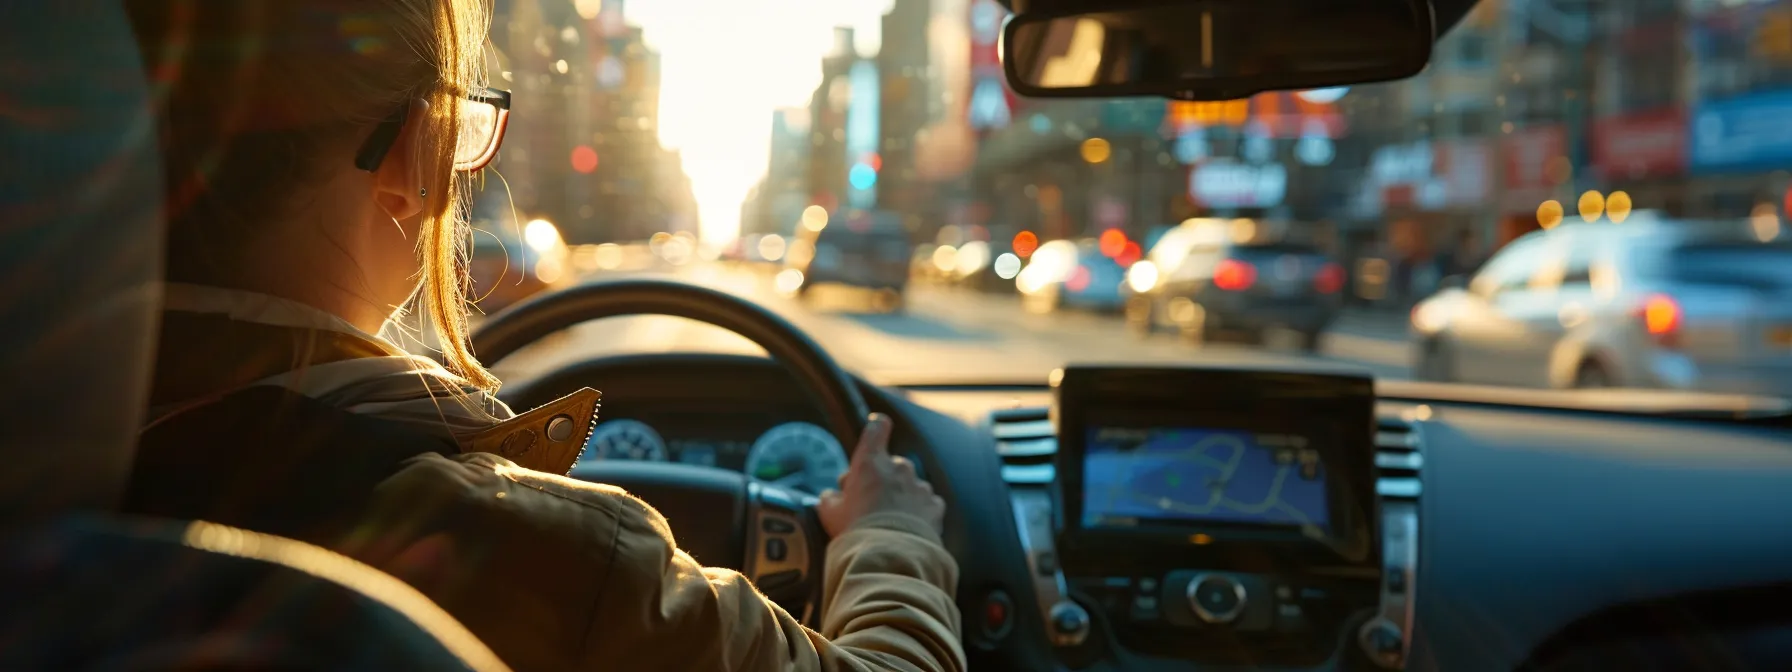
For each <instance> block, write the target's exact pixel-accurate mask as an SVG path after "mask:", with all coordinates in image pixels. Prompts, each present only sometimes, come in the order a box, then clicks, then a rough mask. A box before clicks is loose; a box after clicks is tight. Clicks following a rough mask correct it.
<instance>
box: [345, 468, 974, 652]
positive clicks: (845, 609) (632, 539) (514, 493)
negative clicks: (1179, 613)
mask: <svg viewBox="0 0 1792 672" xmlns="http://www.w3.org/2000/svg"><path fill="white" fill-rule="evenodd" d="M363 529H368V530H380V531H381V534H380V537H379V538H366V539H365V541H363V542H359V543H350V544H348V545H346V547H345V548H344V549H343V550H345V551H346V552H347V553H348V554H350V555H351V556H355V557H358V558H360V559H362V560H364V561H367V562H369V563H370V564H373V565H375V566H377V567H380V568H382V569H385V570H386V571H388V572H391V573H393V574H394V575H396V576H398V577H399V578H401V579H404V580H406V581H407V582H409V583H411V584H412V585H415V586H417V587H418V588H420V589H422V590H423V592H424V593H425V594H427V595H429V596H430V597H432V598H434V599H435V600H436V601H437V602H438V603H439V604H441V605H442V606H443V607H444V608H446V609H447V610H448V612H449V613H452V614H454V615H455V616H456V617H458V618H459V619H460V620H461V622H462V623H464V624H466V626H467V627H468V628H469V629H471V630H472V631H473V632H474V633H476V634H478V635H479V636H480V638H481V639H483V640H484V641H485V642H486V643H487V644H488V645H490V646H491V647H492V649H493V650H495V651H497V653H498V655H499V657H501V658H503V659H504V660H505V662H507V663H509V664H510V665H511V666H513V667H515V668H516V669H518V670H643V671H645V670H741V671H746V670H766V671H770V670H963V669H964V667H965V662H964V652H963V650H962V649H961V648H960V647H961V645H960V642H959V638H958V635H957V633H958V632H959V627H960V622H959V613H958V608H957V607H956V606H955V605H954V603H953V601H952V590H953V588H954V586H955V585H956V583H957V579H958V576H957V575H958V567H957V564H956V563H954V562H953V560H952V557H951V556H950V555H948V554H947V553H946V550H945V548H944V547H942V546H941V545H940V541H939V537H938V535H936V534H935V533H934V532H933V530H932V529H931V527H930V526H929V525H928V524H927V523H925V522H924V521H922V520H920V519H918V518H914V517H912V516H908V515H905V514H888V513H886V514H876V515H873V516H870V517H867V518H865V519H862V520H860V521H859V522H858V524H856V525H855V526H854V527H853V528H852V529H851V530H849V531H848V532H847V533H846V534H843V535H841V536H840V538H838V539H835V540H833V542H832V543H830V544H829V546H828V555H827V570H826V575H825V579H824V581H825V589H824V598H823V608H822V624H821V630H820V631H819V632H816V631H813V630H809V629H807V628H804V627H803V626H802V625H801V624H799V623H797V621H796V619H795V618H793V617H792V616H791V615H790V614H788V613H786V612H785V611H784V610H783V609H781V608H779V607H778V606H776V605H774V604H772V603H771V602H769V601H768V600H766V599H765V598H764V597H763V596H761V595H760V594H759V593H758V592H757V591H756V590H754V588H753V586H752V584H751V583H749V582H748V581H747V580H746V579H745V578H743V577H742V576H741V575H740V574H738V573H736V572H733V571H729V570H722V569H714V568H706V567H703V566H701V565H699V564H698V563H697V562H696V561H695V560H694V559H692V558H691V557H690V556H689V555H687V554H685V553H684V552H683V551H680V550H678V545H677V542H676V540H675V538H674V530H672V528H671V527H670V526H669V525H667V523H666V520H665V518H662V517H661V516H660V514H659V513H658V512H656V511H654V510H653V508H652V507H650V506H648V505H647V504H646V503H645V502H642V501H641V500H639V499H636V498H634V497H632V496H630V495H629V494H628V493H626V492H623V491H622V490H620V489H618V488H614V487H610V486H604V485H594V484H591V483H585V482H582V481H576V480H572V479H569V478H564V477H558V476H552V475H548V474H543V473H540V472H535V471H529V470H526V469H522V468H519V467H516V466H515V465H513V464H511V463H510V462H508V461H506V460H504V459H502V458H498V457H496V456H492V455H489V454H483V453H474V454H466V455H461V456H458V457H456V458H454V459H448V458H443V457H440V456H437V455H425V456H422V457H418V458H414V459H413V460H411V462H410V463H409V464H408V465H407V466H406V468H405V469H404V470H403V471H402V472H400V473H399V474H398V475H396V476H394V477H392V478H391V479H389V480H387V481H386V482H385V483H384V484H383V485H381V486H380V491H379V493H378V504H376V506H375V507H374V510H373V513H372V515H371V516H370V517H369V519H368V520H367V521H366V522H365V523H364V528H363ZM394 532H397V533H398V536H397V537H394V536H393V533H394ZM351 536H355V535H351Z"/></svg>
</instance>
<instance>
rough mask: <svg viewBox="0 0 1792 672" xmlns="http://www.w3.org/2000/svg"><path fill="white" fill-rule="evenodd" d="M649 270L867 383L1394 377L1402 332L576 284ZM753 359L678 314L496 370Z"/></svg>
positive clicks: (721, 282) (748, 279)
mask: <svg viewBox="0 0 1792 672" xmlns="http://www.w3.org/2000/svg"><path fill="white" fill-rule="evenodd" d="M621 275H631V276H640V275H649V276H663V277H671V278H676V279H680V280H683V281H687V282H694V283H699V284H703V285H707V286H711V287H716V288H720V289H723V290H725V291H728V292H730V293H733V294H736V295H739V296H742V297H745V298H748V299H751V300H753V301H756V302H758V303H760V304H761V305H764V306H766V307H768V308H770V309H772V310H773V311H775V312H777V313H779V314H780V315H783V316H784V317H785V318H787V319H789V320H790V321H791V322H793V323H795V324H796V325H797V326H798V327H799V328H801V329H803V330H804V331H806V332H808V334H809V335H810V336H811V337H812V338H814V339H815V340H816V341H817V342H819V343H820V344H821V345H822V346H823V347H825V348H827V349H828V351H829V352H831V353H832V354H833V355H834V357H835V359H836V360H838V361H839V362H840V363H841V364H842V365H843V366H845V367H846V368H848V369H849V370H852V371H854V372H857V373H859V374H860V375H863V376H865V377H867V378H869V379H871V380H873V381H879V382H918V381H929V380H936V381H939V382H950V381H954V380H965V379H969V378H975V379H985V380H989V379H999V380H1005V381H1015V382H1019V381H1043V380H1044V379H1045V377H1046V375H1047V374H1048V373H1049V372H1050V371H1051V370H1052V369H1054V368H1057V367H1060V366H1063V365H1065V364H1066V363H1071V362H1088V361H1101V362H1124V363H1147V364H1156V363H1189V362H1230V363H1246V364H1251V363H1264V364H1295V365H1299V364H1306V363H1312V362H1316V361H1317V362H1325V363H1329V364H1342V365H1346V366H1353V367H1360V368H1363V369H1366V370H1368V371H1370V372H1371V373H1374V374H1375V375H1376V376H1379V377H1384V378H1387V377H1392V378H1404V377H1406V376H1407V373H1408V370H1407V366H1406V365H1405V361H1406V354H1405V353H1406V351H1405V344H1404V342H1403V338H1404V336H1403V335H1402V334H1401V333H1400V331H1399V329H1398V325H1390V324H1388V323H1387V320H1385V319H1384V320H1370V319H1365V318H1360V317H1355V316H1349V315H1347V316H1345V317H1344V318H1343V319H1340V320H1339V321H1338V323H1337V325H1336V328H1335V329H1334V330H1333V331H1332V332H1331V333H1329V334H1328V335H1327V337H1326V339H1324V342H1323V345H1322V347H1321V352H1320V353H1319V354H1318V355H1306V354H1302V353H1299V352H1296V351H1294V350H1293V349H1292V348H1278V347H1276V346H1275V345H1273V344H1272V345H1271V346H1270V347H1267V348H1259V347H1251V346H1243V345H1231V344H1213V345H1204V346H1195V345H1191V344H1187V343H1183V342H1180V341H1179V340H1177V339H1176V338H1175V337H1173V336H1171V335H1168V334H1164V335H1156V336H1152V337H1139V336H1135V335H1133V334H1130V333H1128V331H1127V330H1126V328H1125V326H1124V324H1123V323H1122V322H1121V321H1120V319H1119V318H1117V317H1115V316H1108V315H1097V314H1086V313H1077V312H1058V313H1052V314H1043V315H1041V314H1033V313H1029V312H1026V311H1025V310H1023V309H1022V308H1021V306H1020V302H1019V300H1018V299H1017V298H1016V297H1015V296H1012V295H995V294H983V293H977V292H971V291H966V290H958V289H953V288H946V287H937V286H920V285H917V286H913V287H911V288H910V290H909V295H908V297H907V306H906V308H905V309H904V310H902V311H901V312H881V311H878V310H875V309H874V308H873V307H872V302H871V301H870V297H865V296H860V295H858V294H857V293H854V292H852V291H850V290H844V289H842V290H838V291H823V290H829V289H830V288H826V287H822V288H817V290H818V291H817V292H816V293H815V294H814V295H813V296H812V297H811V298H812V300H811V301H808V302H803V301H799V300H797V299H795V298H794V297H788V296H784V295H782V294H780V293H779V292H778V291H776V289H775V288H774V286H773V278H772V276H771V274H770V273H769V272H765V271H760V270H756V269H751V268H743V267H738V266H728V265H723V264H715V263H700V264H694V265H690V266H684V267H679V268H675V269H661V270H638V271H629V272H626V273H621V272H611V273H608V274H605V273H601V272H600V273H596V274H593V275H590V276H587V277H586V280H588V281H589V280H601V279H603V278H604V277H615V276H621ZM674 351H683V352H727V353H762V352H763V351H762V350H760V349H759V348H758V347H757V346H755V345H753V344H752V343H751V342H749V341H747V340H746V339H744V338H741V337H740V336H737V335H734V334H732V333H729V332H726V331H723V330H721V329H719V328H716V327H712V326H709V325H705V324H700V323H697V322H692V321H689V320H685V319H682V318H671V317H663V316H646V317H628V318H616V319H610V320H603V321H599V322H593V323H588V324H585V325H581V326H579V327H575V328H573V329H571V330H568V332H566V333H564V334H561V335H558V336H557V337H553V338H550V339H547V340H544V341H543V342H541V343H539V344H537V345H535V346H531V347H530V348H528V349H526V350H524V351H521V352H518V353H517V354H516V355H513V356H512V357H511V358H509V359H507V360H505V361H504V362H501V363H500V364H499V365H498V366H497V367H495V370H496V373H498V374H499V375H500V376H501V377H505V378H508V379H512V380H515V379H518V378H521V377H528V376H530V375H532V374H535V373H537V372H539V371H541V370H543V369H545V368H548V367H554V366H556V365H558V364H563V363H566V362H570V361H576V360H579V359H585V358H589V357H592V356H597V355H604V354H619V353H630V352H635V353H639V352H674Z"/></svg>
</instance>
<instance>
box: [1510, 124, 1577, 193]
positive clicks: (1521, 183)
mask: <svg viewBox="0 0 1792 672" xmlns="http://www.w3.org/2000/svg"><path fill="white" fill-rule="evenodd" d="M1500 141H1501V143H1503V144H1504V145H1505V149H1506V190H1507V191H1513V190H1528V191H1535V190H1549V189H1553V188H1555V186H1556V185H1558V184H1561V183H1562V182H1564V181H1566V180H1567V179H1568V178H1569V177H1570V175H1569V174H1568V172H1567V171H1568V170H1569V169H1570V166H1569V165H1568V132H1567V129H1566V128H1564V127H1563V126H1562V125H1561V124H1551V125H1548V126H1534V127H1531V128H1525V129H1520V130H1517V131H1513V132H1511V133H1508V134H1506V135H1505V137H1503V138H1501V140H1500Z"/></svg>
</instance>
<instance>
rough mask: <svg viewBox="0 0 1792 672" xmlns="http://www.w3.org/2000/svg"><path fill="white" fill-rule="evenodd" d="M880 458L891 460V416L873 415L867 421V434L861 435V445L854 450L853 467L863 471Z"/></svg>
mask: <svg viewBox="0 0 1792 672" xmlns="http://www.w3.org/2000/svg"><path fill="white" fill-rule="evenodd" d="M880 458H881V459H883V460H888V459H890V416H887V415H884V414H882V413H872V414H871V417H870V418H869V419H868V420H866V421H865V432H864V433H862V434H860V435H859V445H858V446H857V447H855V448H853V451H852V467H853V468H855V469H863V468H865V466H867V465H871V464H875V463H876V462H877V461H879V459H880Z"/></svg>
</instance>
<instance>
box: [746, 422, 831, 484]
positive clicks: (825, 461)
mask: <svg viewBox="0 0 1792 672" xmlns="http://www.w3.org/2000/svg"><path fill="white" fill-rule="evenodd" d="M844 473H846V450H845V449H843V448H841V447H840V441H839V440H837V439H835V438H834V435H833V434H829V433H828V430H825V429H822V428H820V427H816V426H815V425H811V424H809V423H807V422H787V423H784V424H782V425H778V426H777V427H773V428H771V429H769V430H766V432H765V433H764V434H761V435H760V436H759V440H758V441H754V442H753V448H752V449H751V450H749V451H748V452H747V475H749V476H752V477H754V478H757V479H760V480H762V481H768V482H771V483H772V484H774V485H781V486H784V487H787V488H794V489H796V490H801V491H804V492H808V493H811V494H819V493H820V492H821V491H822V490H826V489H828V488H831V487H834V485H835V483H837V482H838V481H839V479H840V475H841V474H844Z"/></svg>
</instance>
